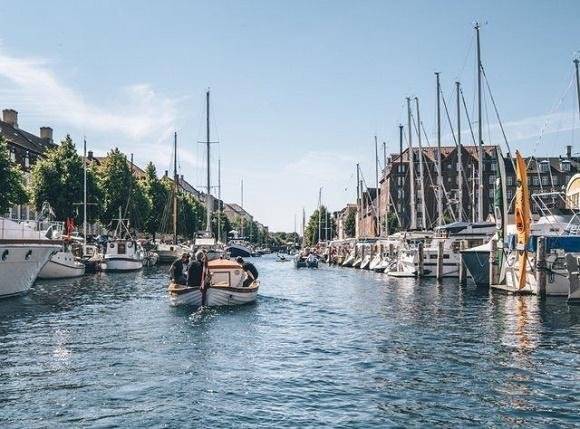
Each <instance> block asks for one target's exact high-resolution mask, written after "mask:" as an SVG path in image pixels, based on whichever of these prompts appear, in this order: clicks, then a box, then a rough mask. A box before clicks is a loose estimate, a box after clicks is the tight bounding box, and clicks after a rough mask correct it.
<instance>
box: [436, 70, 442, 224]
mask: <svg viewBox="0 0 580 429" xmlns="http://www.w3.org/2000/svg"><path fill="white" fill-rule="evenodd" d="M435 76H437V225H443V176H442V171H441V84H440V82H439V72H436V73H435Z"/></svg>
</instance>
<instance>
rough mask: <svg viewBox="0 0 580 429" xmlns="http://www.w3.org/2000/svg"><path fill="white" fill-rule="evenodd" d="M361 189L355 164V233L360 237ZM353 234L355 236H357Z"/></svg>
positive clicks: (357, 167) (358, 170)
mask: <svg viewBox="0 0 580 429" xmlns="http://www.w3.org/2000/svg"><path fill="white" fill-rule="evenodd" d="M361 206H362V205H361V188H360V168H359V165H358V163H357V164H356V233H357V234H358V236H357V237H356V238H359V237H360V219H361V211H362V207H361ZM357 234H355V235H357Z"/></svg>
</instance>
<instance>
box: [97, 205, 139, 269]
mask: <svg viewBox="0 0 580 429" xmlns="http://www.w3.org/2000/svg"><path fill="white" fill-rule="evenodd" d="M144 256H145V255H144V252H143V249H142V248H141V246H140V245H139V243H138V242H137V240H135V239H133V237H131V233H130V232H129V229H128V228H127V225H125V219H123V218H122V216H121V208H120V207H119V219H117V227H116V228H115V233H114V234H113V239H112V240H109V241H108V242H107V243H106V244H105V245H104V246H103V254H102V260H101V270H102V271H136V270H140V269H142V268H143V258H144Z"/></svg>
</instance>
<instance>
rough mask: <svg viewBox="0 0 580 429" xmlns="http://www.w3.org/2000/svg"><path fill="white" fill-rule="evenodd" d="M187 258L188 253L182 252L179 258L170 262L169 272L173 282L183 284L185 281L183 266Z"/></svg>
mask: <svg viewBox="0 0 580 429" xmlns="http://www.w3.org/2000/svg"><path fill="white" fill-rule="evenodd" d="M188 258H189V254H187V253H184V254H183V255H181V258H179V259H176V260H175V261H173V264H171V267H170V268H169V272H170V273H171V280H172V281H173V282H174V283H177V284H180V285H184V284H185V283H186V278H185V275H183V267H184V266H186V265H187V260H188Z"/></svg>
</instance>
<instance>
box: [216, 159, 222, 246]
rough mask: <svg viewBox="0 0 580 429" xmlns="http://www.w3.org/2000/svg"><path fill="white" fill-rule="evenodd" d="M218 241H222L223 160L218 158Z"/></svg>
mask: <svg viewBox="0 0 580 429" xmlns="http://www.w3.org/2000/svg"><path fill="white" fill-rule="evenodd" d="M217 227H218V228H217V233H218V237H217V239H218V243H220V242H221V241H222V160H221V159H218V224H217Z"/></svg>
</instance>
